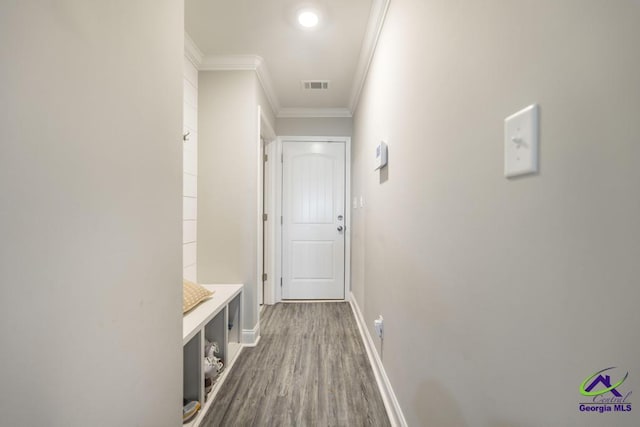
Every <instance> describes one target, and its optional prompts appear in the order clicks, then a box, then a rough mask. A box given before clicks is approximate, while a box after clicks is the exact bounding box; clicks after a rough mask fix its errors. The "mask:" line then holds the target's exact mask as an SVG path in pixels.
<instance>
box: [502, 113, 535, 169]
mask: <svg viewBox="0 0 640 427" xmlns="http://www.w3.org/2000/svg"><path fill="white" fill-rule="evenodd" d="M538 110H539V108H538V105H536V104H533V105H530V106H528V107H527V108H525V109H523V110H520V111H518V112H517V113H515V114H513V115H511V116H509V117H507V118H506V119H504V176H506V177H507V178H509V177H512V176H518V175H525V174H529V173H535V172H538V145H539V141H538V139H539V138H538V118H539V112H538Z"/></svg>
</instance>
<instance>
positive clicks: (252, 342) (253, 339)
mask: <svg viewBox="0 0 640 427" xmlns="http://www.w3.org/2000/svg"><path fill="white" fill-rule="evenodd" d="M258 341H260V322H258V324H257V325H256V327H255V328H253V329H243V330H242V345H243V346H245V347H255V346H257V345H258Z"/></svg>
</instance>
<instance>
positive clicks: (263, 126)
mask: <svg viewBox="0 0 640 427" xmlns="http://www.w3.org/2000/svg"><path fill="white" fill-rule="evenodd" d="M257 122H258V129H257V131H258V132H257V134H258V135H257V136H258V138H257V144H256V145H257V147H256V151H257V153H256V160H257V166H258V167H257V171H258V173H257V180H256V181H257V182H256V188H257V195H258V200H257V203H256V204H257V211H256V221H257V230H258V232H257V233H256V234H257V236H256V249H257V250H256V267H257V268H256V273H257V274H256V293H255V295H256V307H255V310H256V313H257V319H258V322H257V325H258V327H259V325H260V315H259V313H260V296H261V293H262V274H263V273H264V271H263V265H262V260H263V258H262V244H263V242H262V239H263V234H264V221H263V220H262V214H263V213H264V212H263V203H262V200H263V194H262V191H263V188H264V187H263V182H262V181H263V177H262V175H263V174H262V171H263V168H264V162H263V157H262V156H263V154H262V153H263V152H265V151H266V150H265V146H268V145H273V143H271V144H269V143H270V142H272V141H274V140H275V139H276V134H275V132H274V131H273V126H272V124H271V123H270V122H269V119H268V117H267V116H266V115H265V114H264V111H262V108H261V107H260V105H258V120H257ZM271 169H272V170H273V169H274V168H271ZM271 196H272V197H271V200H273V195H271ZM269 222H271V223H273V222H275V221H269ZM269 222H268V223H269ZM267 250H269V249H268V248H267ZM271 271H274V270H273V269H271ZM272 284H273V279H270V280H269V281H268V282H267V284H266V285H267V286H266V287H265V293H264V295H262V296H263V299H264V303H265V304H269V303H270V302H269V299H270V298H269V296H270V295H269V294H268V289H267V288H268V287H273V286H269V285H272Z"/></svg>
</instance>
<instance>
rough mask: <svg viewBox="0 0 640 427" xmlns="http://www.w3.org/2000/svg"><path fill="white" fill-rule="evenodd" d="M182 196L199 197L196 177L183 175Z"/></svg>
mask: <svg viewBox="0 0 640 427" xmlns="http://www.w3.org/2000/svg"><path fill="white" fill-rule="evenodd" d="M182 195H183V196H186V197H197V196H198V178H196V176H194V175H189V174H186V173H185V174H183V178H182Z"/></svg>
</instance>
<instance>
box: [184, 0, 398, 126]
mask: <svg viewBox="0 0 640 427" xmlns="http://www.w3.org/2000/svg"><path fill="white" fill-rule="evenodd" d="M387 4H388V0H386V1H385V0H315V1H304V0H186V1H185V30H186V32H187V34H188V36H190V38H191V39H192V41H193V43H194V44H195V46H196V48H195V49H196V50H199V51H200V52H199V55H202V58H201V63H200V66H199V68H200V69H201V70H217V69H220V70H232V69H256V71H258V77H259V78H260V80H261V82H262V84H263V87H264V88H265V91H266V92H267V96H268V98H269V100H270V102H271V104H272V107H273V109H274V110H275V112H276V114H278V116H279V117H294V116H296V115H298V116H305V117H311V116H314V115H315V116H323V117H327V116H349V115H350V114H351V111H352V110H353V108H354V107H355V105H354V104H355V102H357V97H358V95H359V91H360V89H361V86H362V82H363V80H364V76H365V74H366V70H367V68H368V64H369V62H370V59H371V55H372V54H373V48H374V47H375V39H376V37H377V34H378V32H379V26H381V25H382V19H383V15H384V12H386V6H387ZM302 8H313V9H315V10H317V11H318V12H319V15H320V24H319V25H318V27H316V28H314V29H303V28H302V27H301V26H300V25H299V24H298V22H297V11H299V10H300V9H302ZM189 42H190V41H189ZM302 80H328V81H330V84H329V89H328V90H322V91H320V90H303V88H302V86H303V85H302V84H301V81H302Z"/></svg>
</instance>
